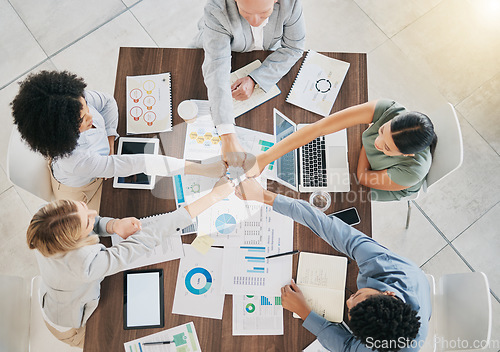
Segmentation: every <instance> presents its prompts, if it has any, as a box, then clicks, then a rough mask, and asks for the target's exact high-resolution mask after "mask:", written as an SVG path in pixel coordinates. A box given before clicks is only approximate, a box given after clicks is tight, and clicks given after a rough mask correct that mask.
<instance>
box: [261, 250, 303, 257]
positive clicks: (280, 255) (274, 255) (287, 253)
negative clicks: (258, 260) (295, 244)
mask: <svg viewBox="0 0 500 352" xmlns="http://www.w3.org/2000/svg"><path fill="white" fill-rule="evenodd" d="M295 253H299V251H291V252H285V253H279V254H273V255H268V256H267V257H266V259H269V258H277V257H282V256H284V255H289V254H295Z"/></svg>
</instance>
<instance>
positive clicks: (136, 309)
mask: <svg viewBox="0 0 500 352" xmlns="http://www.w3.org/2000/svg"><path fill="white" fill-rule="evenodd" d="M123 282H124V283H123V328H124V329H144V328H162V327H164V325H165V321H164V314H163V312H164V304H163V269H151V270H130V271H126V272H124V274H123Z"/></svg>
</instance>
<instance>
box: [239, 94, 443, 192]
mask: <svg viewBox="0 0 500 352" xmlns="http://www.w3.org/2000/svg"><path fill="white" fill-rule="evenodd" d="M359 124H369V126H368V128H367V129H366V130H365V131H364V132H363V136H362V141H363V147H362V148H361V152H360V155H359V159H358V169H357V178H358V181H359V183H361V184H362V185H365V186H367V187H370V188H371V189H372V192H371V196H372V199H374V200H378V201H391V200H399V199H401V198H403V197H406V196H409V195H410V194H412V193H415V192H418V191H419V190H420V187H421V186H422V184H423V182H424V180H425V177H426V176H427V173H428V172H429V168H430V166H431V163H432V153H433V151H434V148H435V147H436V143H437V136H436V134H435V133H434V126H433V124H432V122H431V120H430V119H429V118H428V117H427V116H426V115H424V114H422V113H419V112H413V111H408V110H406V108H404V107H403V106H401V105H400V104H398V103H396V102H395V101H392V100H378V101H371V102H368V103H364V104H360V105H356V106H353V107H350V108H347V109H345V110H342V111H339V112H336V113H334V114H332V115H330V116H328V117H325V118H324V119H321V120H319V121H317V122H316V123H313V124H311V125H308V126H306V127H304V128H301V129H300V130H298V131H297V132H295V133H293V134H291V135H290V136H288V137H287V138H285V139H283V140H282V141H280V142H279V143H277V144H275V145H274V146H273V147H272V148H270V149H268V150H267V151H266V152H265V153H263V154H260V155H258V156H257V158H256V162H255V164H254V165H250V166H248V167H247V170H248V171H247V177H254V176H256V175H259V174H260V173H261V172H262V171H263V170H264V168H265V167H266V165H267V164H269V163H271V162H272V161H274V160H276V159H278V158H280V157H281V156H282V155H285V154H286V153H288V152H290V151H292V150H294V149H296V148H298V147H300V146H303V145H305V144H307V143H309V142H310V141H312V140H314V139H316V138H317V137H319V136H324V135H326V134H330V133H334V132H337V131H339V130H341V129H344V128H348V127H351V126H356V125H359Z"/></svg>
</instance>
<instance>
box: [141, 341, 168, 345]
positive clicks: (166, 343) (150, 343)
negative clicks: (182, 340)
mask: <svg viewBox="0 0 500 352" xmlns="http://www.w3.org/2000/svg"><path fill="white" fill-rule="evenodd" d="M173 342H174V341H156V342H144V343H143V344H142V345H143V346H149V345H168V344H169V343H173Z"/></svg>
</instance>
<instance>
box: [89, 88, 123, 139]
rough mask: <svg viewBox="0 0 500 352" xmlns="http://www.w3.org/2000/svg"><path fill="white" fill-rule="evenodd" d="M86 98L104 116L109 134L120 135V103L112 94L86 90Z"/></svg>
mask: <svg viewBox="0 0 500 352" xmlns="http://www.w3.org/2000/svg"><path fill="white" fill-rule="evenodd" d="M84 95H85V100H86V101H87V104H88V105H91V106H93V107H94V108H95V109H96V110H97V111H98V112H99V113H100V114H101V115H102V117H103V119H104V124H105V125H106V134H107V135H108V136H115V137H118V133H116V129H117V127H118V105H117V104H116V101H115V98H113V96H112V95H110V94H106V93H100V92H96V91H95V90H86V91H85V93H84Z"/></svg>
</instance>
